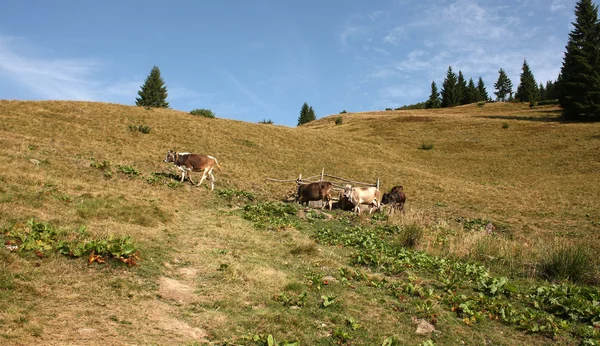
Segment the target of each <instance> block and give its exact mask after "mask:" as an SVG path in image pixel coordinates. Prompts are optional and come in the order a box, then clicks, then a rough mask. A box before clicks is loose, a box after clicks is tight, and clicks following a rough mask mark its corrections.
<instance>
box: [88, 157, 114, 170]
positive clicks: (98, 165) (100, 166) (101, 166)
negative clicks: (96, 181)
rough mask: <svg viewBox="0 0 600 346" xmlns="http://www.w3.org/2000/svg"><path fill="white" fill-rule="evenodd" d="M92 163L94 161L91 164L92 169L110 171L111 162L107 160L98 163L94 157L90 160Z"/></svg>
mask: <svg viewBox="0 0 600 346" xmlns="http://www.w3.org/2000/svg"><path fill="white" fill-rule="evenodd" d="M90 161H92V162H91V163H90V166H91V167H94V168H98V169H101V170H107V169H110V162H108V161H106V160H103V161H102V162H98V161H96V159H94V158H93V157H92V158H90Z"/></svg>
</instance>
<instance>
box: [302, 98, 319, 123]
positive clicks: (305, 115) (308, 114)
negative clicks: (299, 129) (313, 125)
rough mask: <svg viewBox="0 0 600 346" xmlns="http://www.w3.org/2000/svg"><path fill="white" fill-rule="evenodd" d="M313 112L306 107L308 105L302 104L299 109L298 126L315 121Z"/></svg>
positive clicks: (310, 108)
mask: <svg viewBox="0 0 600 346" xmlns="http://www.w3.org/2000/svg"><path fill="white" fill-rule="evenodd" d="M315 119H316V118H315V111H314V110H313V109H312V107H309V106H308V103H306V102H304V104H303V105H302V109H300V116H299V117H298V126H300V125H302V124H306V123H307V122H309V121H313V120H315Z"/></svg>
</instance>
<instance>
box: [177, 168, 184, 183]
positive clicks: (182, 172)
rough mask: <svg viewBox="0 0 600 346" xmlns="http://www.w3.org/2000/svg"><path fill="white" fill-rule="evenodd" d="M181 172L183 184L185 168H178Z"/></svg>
mask: <svg viewBox="0 0 600 346" xmlns="http://www.w3.org/2000/svg"><path fill="white" fill-rule="evenodd" d="M177 168H179V169H180V170H181V182H182V183H183V179H185V168H182V167H177Z"/></svg>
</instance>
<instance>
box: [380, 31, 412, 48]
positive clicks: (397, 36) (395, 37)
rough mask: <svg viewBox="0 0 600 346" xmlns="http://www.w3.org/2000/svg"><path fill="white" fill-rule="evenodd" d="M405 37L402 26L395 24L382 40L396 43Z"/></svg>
mask: <svg viewBox="0 0 600 346" xmlns="http://www.w3.org/2000/svg"><path fill="white" fill-rule="evenodd" d="M406 38H407V36H406V32H405V31H404V27H401V26H397V27H395V28H394V29H392V31H390V33H389V34H387V35H386V36H385V37H384V38H383V41H384V42H387V43H390V44H393V45H397V44H399V43H400V42H401V41H402V40H404V39H406Z"/></svg>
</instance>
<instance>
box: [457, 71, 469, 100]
mask: <svg viewBox="0 0 600 346" xmlns="http://www.w3.org/2000/svg"><path fill="white" fill-rule="evenodd" d="M456 87H457V89H458V94H459V95H458V99H459V104H461V105H466V104H467V103H468V102H467V98H468V95H467V94H468V90H467V81H466V80H465V77H464V76H463V74H462V71H458V79H457V81H456Z"/></svg>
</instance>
